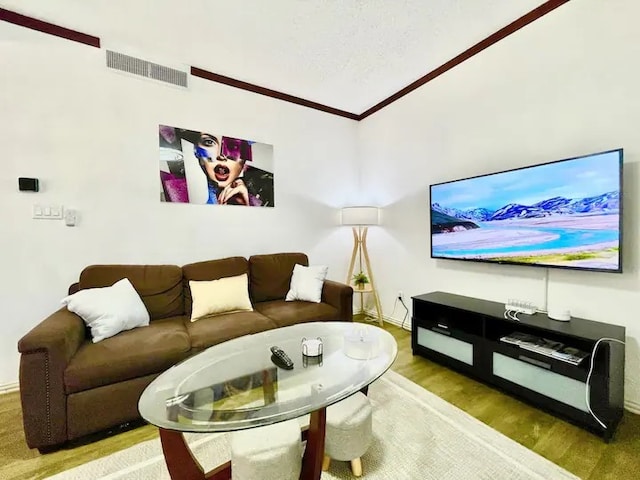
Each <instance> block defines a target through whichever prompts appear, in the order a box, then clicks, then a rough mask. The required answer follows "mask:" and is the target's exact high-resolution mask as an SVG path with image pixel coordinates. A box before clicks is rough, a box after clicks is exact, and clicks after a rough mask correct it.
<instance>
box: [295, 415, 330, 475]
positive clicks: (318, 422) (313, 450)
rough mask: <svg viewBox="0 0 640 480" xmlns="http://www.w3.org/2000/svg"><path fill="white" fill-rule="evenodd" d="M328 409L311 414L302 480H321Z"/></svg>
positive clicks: (303, 460) (303, 459)
mask: <svg viewBox="0 0 640 480" xmlns="http://www.w3.org/2000/svg"><path fill="white" fill-rule="evenodd" d="M326 418H327V409H326V408H321V409H320V410H316V411H315V412H311V418H310V419H309V429H308V430H307V435H306V437H307V446H306V447H305V449H304V457H303V458H302V472H301V473H300V480H319V479H320V475H321V474H322V460H323V458H324V435H325V426H326V424H325V422H326Z"/></svg>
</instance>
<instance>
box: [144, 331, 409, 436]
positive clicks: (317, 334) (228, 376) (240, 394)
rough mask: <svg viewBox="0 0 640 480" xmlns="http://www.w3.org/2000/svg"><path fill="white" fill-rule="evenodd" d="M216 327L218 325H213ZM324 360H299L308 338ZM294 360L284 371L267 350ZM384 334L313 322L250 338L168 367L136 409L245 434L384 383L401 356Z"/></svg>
mask: <svg viewBox="0 0 640 480" xmlns="http://www.w3.org/2000/svg"><path fill="white" fill-rule="evenodd" d="M212 321H215V320H212ZM317 338H320V339H321V340H322V355H321V356H315V357H307V356H303V355H302V345H301V342H302V340H303V339H308V340H310V339H317ZM273 345H277V346H279V347H281V348H282V349H283V350H284V351H285V352H286V353H287V355H288V356H289V357H290V358H291V360H293V362H294V368H293V369H292V370H285V369H283V368H280V367H277V366H276V365H275V364H274V363H273V362H272V360H271V350H270V347H271V346H273ZM397 351H398V350H397V344H396V341H395V339H394V338H393V336H392V335H391V334H389V333H388V332H387V331H385V330H383V329H381V328H379V327H376V326H373V325H367V324H362V323H352V322H311V323H303V324H298V325H293V326H290V327H283V328H276V329H273V330H268V331H266V332H261V333H257V334H254V335H246V336H243V337H239V338H236V339H233V340H229V341H227V342H224V343H221V344H218V345H215V346H213V347H210V348H209V349H207V350H205V351H203V352H201V353H199V354H197V355H195V356H193V357H191V358H189V359H187V360H185V361H183V362H181V363H179V364H177V365H175V366H173V367H171V368H170V369H169V370H167V371H166V372H164V373H162V374H161V375H160V376H159V377H157V378H156V379H155V380H154V381H153V382H151V384H150V385H149V386H148V387H147V388H146V389H145V391H144V392H143V394H142V396H141V397H140V401H139V403H138V409H139V411H140V414H141V415H142V417H143V418H144V419H145V420H147V421H148V422H150V423H152V424H154V425H156V426H158V427H161V428H164V429H170V430H179V431H183V432H216V431H231V430H241V429H244V428H252V427H257V426H261V425H268V424H271V423H276V422H280V421H283V420H288V419H291V418H296V417H299V416H301V415H305V414H307V413H310V412H312V411H314V410H318V409H319V408H322V407H326V406H328V405H331V404H332V403H335V402H338V401H340V400H342V399H344V398H346V397H348V396H349V395H352V394H353V393H355V392H357V391H359V390H361V389H362V388H364V387H366V386H367V385H369V384H370V383H371V382H373V381H374V380H376V379H377V378H378V377H380V376H381V375H382V374H383V373H384V372H385V371H386V370H387V369H388V368H389V367H390V366H391V364H392V363H393V361H394V360H395V358H396V354H397Z"/></svg>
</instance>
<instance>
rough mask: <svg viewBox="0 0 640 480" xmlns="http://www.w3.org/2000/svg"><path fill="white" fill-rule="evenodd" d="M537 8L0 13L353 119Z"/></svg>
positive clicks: (169, 5)
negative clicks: (273, 92) (344, 113)
mask: <svg viewBox="0 0 640 480" xmlns="http://www.w3.org/2000/svg"><path fill="white" fill-rule="evenodd" d="M543 3H545V2H544V1H542V0H517V1H515V0H482V1H480V0H189V1H185V2H180V1H177V0H128V1H125V0H92V1H87V0H55V1H51V0H8V1H7V0H0V6H1V7H2V8H6V9H8V10H13V11H15V12H18V13H21V14H24V15H28V16H31V17H34V18H38V19H40V20H44V21H47V22H50V23H54V24H57V25H60V26H63V27H67V28H71V29H74V30H78V31H81V32H83V33H87V34H90V35H95V36H98V37H100V38H101V40H102V46H103V47H106V48H113V49H118V50H120V51H122V52H123V53H130V54H138V55H141V54H142V55H144V54H146V55H148V57H149V58H148V59H149V60H152V61H161V60H164V61H167V62H172V63H173V64H174V65H175V64H186V65H192V66H196V67H199V68H202V69H205V70H209V71H211V72H215V73H218V74H221V75H225V76H229V77H233V78H235V79H238V80H243V81H245V82H249V83H254V84H257V85H260V86H263V87H267V88H270V89H273V90H277V91H280V92H284V93H288V94H290V95H295V96H298V97H302V98H305V99H307V100H312V101H314V102H318V103H322V104H325V105H328V106H331V107H334V108H339V109H342V110H346V111H349V112H354V113H361V112H363V111H364V110H366V109H368V108H369V107H371V106H373V105H375V104H377V103H378V102H380V101H382V100H384V99H385V98H387V97H389V96H390V95H392V94H393V93H395V92H397V91H398V90H400V89H402V88H403V87H405V86H406V85H408V84H410V83H411V82H413V81H414V80H416V79H418V78H420V77H422V76H423V75H425V74H426V73H428V72H430V71H431V70H433V69H435V68H437V67H439V66H440V65H442V64H443V63H445V62H447V61H448V60H450V59H452V58H453V57H455V56H456V55H458V54H459V53H461V52H463V51H464V50H466V49H467V48H469V47H471V46H472V45H474V44H476V43H477V42H479V41H480V40H482V39H484V38H485V37H487V36H489V35H491V34H492V33H494V32H496V31H497V30H499V29H500V28H502V27H504V26H506V25H508V24H509V23H511V22H513V21H514V20H516V19H517V18H519V17H521V16H522V15H524V14H525V13H527V12H529V11H530V10H533V9H534V8H536V7H537V6H539V5H541V4H543ZM186 5H188V7H187V6H186ZM516 34H517V33H516ZM0 40H1V39H0Z"/></svg>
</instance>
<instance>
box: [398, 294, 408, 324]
mask: <svg viewBox="0 0 640 480" xmlns="http://www.w3.org/2000/svg"><path fill="white" fill-rule="evenodd" d="M397 299H398V300H400V303H401V304H402V306H403V307H404V310H405V312H404V318H403V319H402V325H400V328H402V329H403V330H404V322H405V320H406V319H407V315H409V309H408V308H407V306H406V305H405V304H404V300H403V299H402V297H398V298H397Z"/></svg>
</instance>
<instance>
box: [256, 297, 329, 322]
mask: <svg viewBox="0 0 640 480" xmlns="http://www.w3.org/2000/svg"><path fill="white" fill-rule="evenodd" d="M253 309H254V310H255V311H256V312H260V313H262V314H263V315H265V316H267V317H269V318H270V319H271V321H272V322H273V323H275V324H276V325H277V326H278V327H288V326H289V325H294V324H296V323H303V322H319V321H322V320H337V319H338V318H339V317H338V309H336V308H335V307H332V306H331V305H329V304H328V303H311V302H301V301H297V300H296V301H293V302H285V301H284V300H271V301H269V302H260V303H254V304H253Z"/></svg>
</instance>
